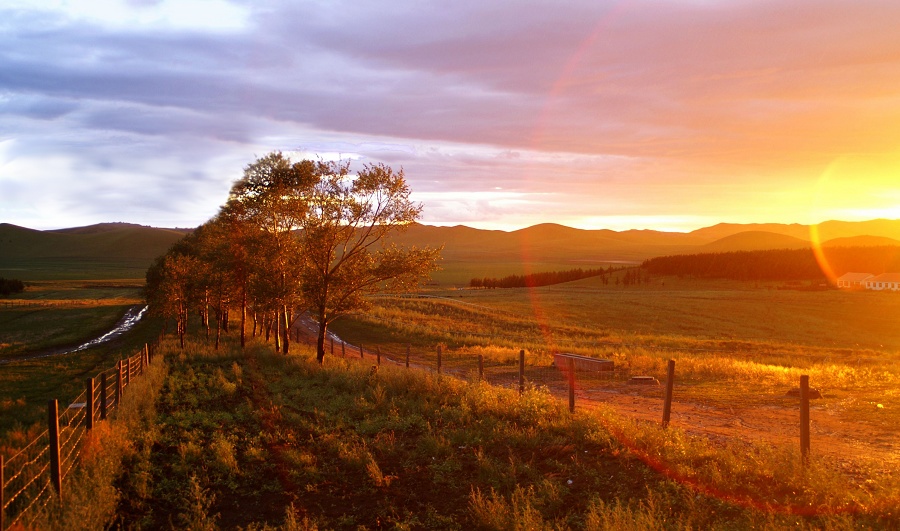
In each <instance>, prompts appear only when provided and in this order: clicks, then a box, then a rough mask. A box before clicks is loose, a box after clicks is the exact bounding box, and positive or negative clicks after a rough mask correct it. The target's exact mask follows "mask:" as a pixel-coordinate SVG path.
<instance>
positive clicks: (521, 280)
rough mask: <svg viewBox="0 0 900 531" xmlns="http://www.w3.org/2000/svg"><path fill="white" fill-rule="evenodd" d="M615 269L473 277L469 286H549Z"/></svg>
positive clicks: (604, 273) (596, 275) (599, 275)
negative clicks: (501, 276)
mask: <svg viewBox="0 0 900 531" xmlns="http://www.w3.org/2000/svg"><path fill="white" fill-rule="evenodd" d="M620 269H621V268H620ZM613 271H615V269H614V268H613V267H612V266H610V267H609V268H608V269H603V268H602V267H601V268H600V269H581V268H577V269H569V270H567V271H547V272H544V273H531V274H528V275H509V276H506V277H503V278H489V277H485V278H473V279H472V280H471V281H470V282H469V286H470V287H473V288H536V287H538V286H550V285H552V284H562V283H563V282H573V281H575V280H581V279H583V278H589V277H604V281H606V277H605V276H606V275H607V274H609V273H612V272H613Z"/></svg>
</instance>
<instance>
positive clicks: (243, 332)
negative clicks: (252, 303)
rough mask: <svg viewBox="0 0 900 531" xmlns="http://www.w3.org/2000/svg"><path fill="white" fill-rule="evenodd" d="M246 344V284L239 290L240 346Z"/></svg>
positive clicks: (242, 346)
mask: <svg viewBox="0 0 900 531" xmlns="http://www.w3.org/2000/svg"><path fill="white" fill-rule="evenodd" d="M245 346H247V286H244V289H242V290H241V348H242V349H243V348H244V347H245Z"/></svg>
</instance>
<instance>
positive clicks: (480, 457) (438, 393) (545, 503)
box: [61, 338, 900, 530]
mask: <svg viewBox="0 0 900 531" xmlns="http://www.w3.org/2000/svg"><path fill="white" fill-rule="evenodd" d="M158 352H159V353H161V354H163V355H165V356H166V357H167V364H168V373H169V375H168V378H167V381H166V383H165V385H164V387H163V390H162V392H161V394H160V395H159V399H158V400H157V402H156V406H155V407H156V411H155V413H153V414H152V415H149V417H150V418H154V419H155V420H156V422H155V424H151V425H150V426H148V427H147V428H146V429H143V430H140V431H139V432H133V434H132V436H133V437H134V440H135V442H134V450H133V451H132V452H131V455H130V457H129V458H128V459H127V460H125V461H124V462H123V465H124V469H123V471H122V474H121V476H120V478H119V479H118V480H117V481H116V486H117V488H119V489H120V493H121V497H120V500H121V501H120V504H119V507H118V508H117V510H116V514H115V515H111V516H108V518H109V519H110V520H118V521H120V522H122V523H123V524H125V525H127V526H128V527H129V528H133V529H155V528H160V527H168V526H175V527H179V528H193V529H200V528H202V529H214V528H224V529H273V528H277V527H280V528H282V529H351V528H352V529H382V528H394V529H471V528H475V529H497V530H501V529H536V530H540V529H592V530H606V529H609V530H620V529H635V530H637V529H658V528H667V529H783V528H787V527H790V528H795V529H821V528H828V529H835V530H837V529H854V528H859V527H873V528H890V527H893V526H896V525H897V524H898V521H897V517H898V515H897V514H896V512H895V508H896V506H897V503H898V502H900V499H898V496H900V485H898V483H897V478H896V477H893V476H877V473H876V472H874V471H870V470H869V469H864V468H861V469H857V470H856V472H857V473H859V474H863V475H866V474H871V476H867V477H877V478H878V480H877V481H874V482H870V481H860V480H858V479H856V478H850V477H847V476H846V475H844V474H843V473H841V472H840V471H838V470H835V468H834V467H832V466H831V465H830V464H829V463H828V462H827V461H826V460H823V459H819V458H816V457H813V458H812V459H811V460H810V462H809V464H808V465H807V466H806V467H801V466H800V465H799V459H798V456H797V452H796V451H790V450H782V449H778V448H772V447H769V446H767V445H753V444H743V443H741V444H731V443H727V442H726V443H722V442H711V441H709V440H707V439H703V438H700V439H697V438H691V437H688V436H686V434H685V433H684V432H683V431H682V430H680V429H678V428H674V429H669V430H663V429H661V428H659V427H657V426H654V425H651V424H647V423H636V422H632V421H630V420H628V419H626V418H622V417H620V416H618V415H617V414H615V413H614V412H613V411H612V410H610V409H609V408H599V409H596V410H593V411H589V412H584V411H583V412H580V413H576V414H575V415H570V414H569V413H567V412H566V411H565V409H564V408H563V405H562V404H561V403H560V402H559V401H557V400H556V399H554V398H553V397H552V396H550V395H549V394H547V393H546V392H545V391H542V390H540V389H531V390H529V391H527V392H526V393H524V394H521V395H520V394H518V393H516V392H515V391H512V390H507V389H502V388H497V387H493V386H490V385H486V384H483V383H466V382H464V381H462V380H458V379H456V378H452V377H446V376H439V375H434V374H429V373H428V372H424V371H416V370H406V369H403V368H400V367H391V366H387V365H384V366H382V367H380V368H379V370H378V371H376V372H373V371H372V370H371V368H370V366H369V365H370V364H369V363H359V362H357V361H355V360H341V359H329V360H328V363H327V364H326V366H325V367H324V368H323V367H320V366H319V365H318V364H316V363H315V362H314V359H313V353H312V351H311V350H309V349H307V348H305V347H303V346H300V347H299V348H296V349H295V352H294V355H292V356H288V357H286V356H282V355H276V354H273V353H272V349H271V345H265V344H263V343H261V342H260V341H259V340H255V341H253V342H251V345H250V346H249V348H248V350H247V351H245V352H241V351H240V350H239V349H236V348H235V346H234V344H233V342H231V341H229V342H227V343H226V345H225V346H224V347H223V349H222V350H221V351H218V352H215V351H212V350H211V349H210V348H209V347H208V346H204V345H203V344H200V343H196V342H193V341H191V342H189V345H188V346H187V348H186V349H185V350H184V351H180V350H178V349H177V347H176V343H175V341H174V338H170V339H168V340H167V341H166V342H164V344H163V347H162V348H161V349H159V351H158ZM151 449H152V451H151ZM61 520H62V519H61Z"/></svg>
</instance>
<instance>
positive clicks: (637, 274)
mask: <svg viewBox="0 0 900 531" xmlns="http://www.w3.org/2000/svg"><path fill="white" fill-rule="evenodd" d="M642 282H645V283H648V282H650V272H649V271H647V270H643V271H642V270H641V269H638V268H632V269H629V270H628V271H626V272H625V275H623V276H622V284H623V285H625V286H633V285H640V284H641V283H642ZM618 283H619V279H618V277H616V284H618Z"/></svg>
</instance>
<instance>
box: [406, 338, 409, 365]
mask: <svg viewBox="0 0 900 531" xmlns="http://www.w3.org/2000/svg"><path fill="white" fill-rule="evenodd" d="M406 368H407V369H408V368H409V344H407V345H406Z"/></svg>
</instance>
